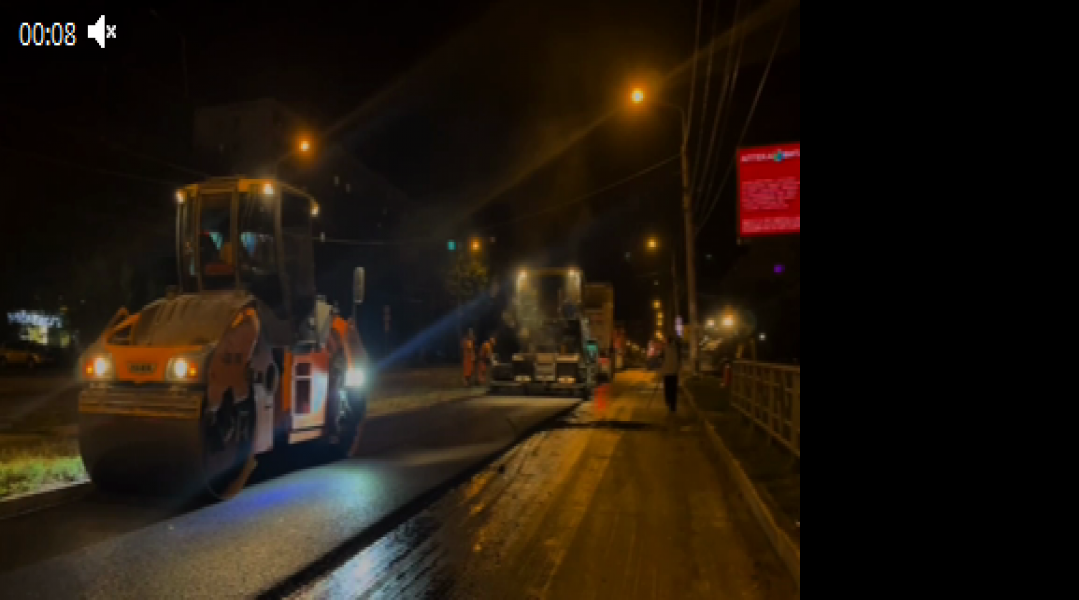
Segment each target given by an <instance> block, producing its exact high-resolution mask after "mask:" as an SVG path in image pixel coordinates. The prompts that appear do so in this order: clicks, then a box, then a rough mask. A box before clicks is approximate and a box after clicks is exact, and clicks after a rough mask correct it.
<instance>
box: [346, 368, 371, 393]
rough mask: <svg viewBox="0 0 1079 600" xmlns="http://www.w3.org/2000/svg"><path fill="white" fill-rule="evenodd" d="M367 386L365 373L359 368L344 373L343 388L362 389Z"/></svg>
mask: <svg viewBox="0 0 1079 600" xmlns="http://www.w3.org/2000/svg"><path fill="white" fill-rule="evenodd" d="M365 385H367V373H366V372H365V371H364V370H363V369H362V368H361V367H353V368H351V369H349V370H348V371H346V372H345V387H347V388H352V389H356V388H362V387H363V386H365Z"/></svg>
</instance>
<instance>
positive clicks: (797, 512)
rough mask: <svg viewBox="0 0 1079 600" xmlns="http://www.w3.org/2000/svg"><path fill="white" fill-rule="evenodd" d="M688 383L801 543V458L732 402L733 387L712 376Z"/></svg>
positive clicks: (760, 489) (718, 430)
mask: <svg viewBox="0 0 1079 600" xmlns="http://www.w3.org/2000/svg"><path fill="white" fill-rule="evenodd" d="M686 387H687V388H688V389H689V391H690V393H692V394H693V399H694V401H695V402H696V404H697V406H698V408H700V409H701V410H702V411H705V414H706V416H707V418H708V420H709V422H711V423H712V426H713V427H715V430H716V433H717V434H719V437H720V438H722V439H723V442H724V443H725V444H726V445H727V448H728V449H730V451H731V453H732V454H734V456H735V458H737V459H738V461H739V462H740V463H742V468H743V469H745V472H746V475H747V476H749V478H750V480H752V481H753V483H754V484H755V486H756V487H757V492H758V493H759V494H760V495H761V497H762V499H763V500H764V501H765V502H766V503H767V504H769V505H770V506H771V508H772V512H773V513H774V514H775V516H776V519H777V521H778V522H779V523H780V525H781V526H782V527H783V528H784V529H785V530H786V531H787V533H789V534H790V535H791V538H792V539H793V540H794V541H795V542H797V543H799V544H800V543H801V529H800V527H798V525H797V524H798V523H800V522H801V520H802V473H801V465H800V462H799V461H797V460H795V458H794V457H793V456H792V455H791V454H790V452H789V451H787V450H786V449H785V448H783V447H781V446H780V445H779V444H777V443H775V442H771V441H770V440H769V438H768V436H767V435H766V434H765V433H764V432H763V431H761V430H760V429H759V428H757V427H756V426H754V425H753V424H751V423H750V422H749V421H748V420H746V419H745V418H743V417H742V415H741V413H739V412H737V411H736V410H734V409H733V408H731V405H730V390H729V388H724V387H722V386H721V385H720V380H719V379H715V378H710V377H704V378H699V379H691V380H689V381H687V382H686Z"/></svg>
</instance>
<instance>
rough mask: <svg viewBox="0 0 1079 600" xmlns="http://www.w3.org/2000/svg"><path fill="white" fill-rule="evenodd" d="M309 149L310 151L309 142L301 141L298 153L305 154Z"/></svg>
mask: <svg viewBox="0 0 1079 600" xmlns="http://www.w3.org/2000/svg"><path fill="white" fill-rule="evenodd" d="M310 149H311V142H309V141H307V140H302V141H301V142H300V152H307V151H308V150H310Z"/></svg>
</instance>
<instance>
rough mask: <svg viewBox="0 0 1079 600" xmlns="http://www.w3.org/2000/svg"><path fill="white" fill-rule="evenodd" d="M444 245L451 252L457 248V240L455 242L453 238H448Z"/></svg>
mask: <svg viewBox="0 0 1079 600" xmlns="http://www.w3.org/2000/svg"><path fill="white" fill-rule="evenodd" d="M446 247H447V248H449V249H450V252H453V251H454V250H456V249H457V242H455V241H453V240H450V241H449V242H447V243H446Z"/></svg>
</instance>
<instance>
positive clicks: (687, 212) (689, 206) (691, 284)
mask: <svg viewBox="0 0 1079 600" xmlns="http://www.w3.org/2000/svg"><path fill="white" fill-rule="evenodd" d="M630 98H631V99H632V100H633V102H635V103H637V104H640V103H642V102H644V99H645V95H644V91H643V90H641V89H635V90H633V92H632V94H631V95H630ZM655 104H658V105H660V106H664V107H666V108H671V109H674V110H676V111H678V115H679V117H680V121H681V124H682V143H681V147H680V149H679V155H680V156H681V162H682V220H683V226H684V227H685V237H686V288H687V289H686V295H687V296H688V298H687V300H688V304H689V315H688V317H689V323H688V325H689V361H690V364H691V367H692V369H693V373H694V374H696V373H697V354H698V352H697V339H698V331H697V270H696V260H695V257H694V248H695V247H696V244H695V243H694V240H695V239H696V233H695V229H694V224H693V196H692V190H691V189H690V181H689V152H688V148H689V126H690V123H689V118H688V116H687V115H686V111H685V109H683V108H682V107H681V106H678V105H677V104H670V103H667V102H663V101H655ZM672 261H673V254H672ZM676 298H677V296H676ZM677 309H678V304H677V301H676V302H675V310H676V311H677Z"/></svg>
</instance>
